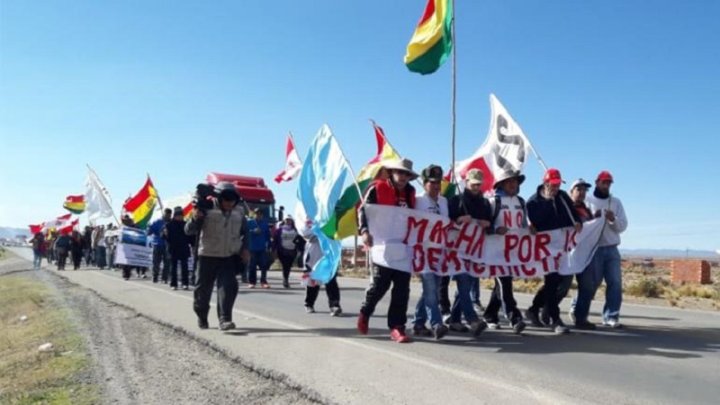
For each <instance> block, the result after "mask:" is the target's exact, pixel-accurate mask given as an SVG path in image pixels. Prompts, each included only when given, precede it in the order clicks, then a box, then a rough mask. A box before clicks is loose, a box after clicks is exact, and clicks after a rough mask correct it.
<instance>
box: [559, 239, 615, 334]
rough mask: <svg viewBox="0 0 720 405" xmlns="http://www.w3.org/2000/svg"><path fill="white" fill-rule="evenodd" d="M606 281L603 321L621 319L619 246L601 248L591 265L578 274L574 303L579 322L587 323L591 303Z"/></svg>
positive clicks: (573, 309) (573, 307) (573, 308)
mask: <svg viewBox="0 0 720 405" xmlns="http://www.w3.org/2000/svg"><path fill="white" fill-rule="evenodd" d="M603 279H604V280H605V287H606V290H605V307H604V308H603V321H608V320H610V319H615V320H618V319H619V318H620V305H622V271H621V268H620V252H619V251H618V248H617V246H603V247H599V248H598V249H597V251H596V252H595V255H594V256H593V259H592V262H591V263H590V265H589V266H588V267H587V268H586V269H585V271H583V272H582V273H580V274H578V294H577V297H576V298H575V299H574V300H573V303H572V310H571V311H572V312H574V313H575V319H576V320H577V322H582V321H587V318H588V314H589V312H590V302H591V301H592V300H593V298H594V297H595V292H596V291H597V289H598V287H600V284H602V281H603Z"/></svg>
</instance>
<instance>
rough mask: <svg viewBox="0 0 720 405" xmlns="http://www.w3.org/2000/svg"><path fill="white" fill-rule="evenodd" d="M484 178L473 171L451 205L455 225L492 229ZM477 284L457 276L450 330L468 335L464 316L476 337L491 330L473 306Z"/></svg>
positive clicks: (463, 275)
mask: <svg viewBox="0 0 720 405" xmlns="http://www.w3.org/2000/svg"><path fill="white" fill-rule="evenodd" d="M483 178H484V175H483V172H482V171H481V170H479V169H471V170H470V171H468V173H467V176H466V179H465V185H466V187H465V190H463V193H462V194H460V195H455V196H453V197H452V198H450V201H449V203H448V205H449V208H450V220H451V221H452V222H454V223H455V224H457V225H459V226H463V225H466V224H475V225H478V226H479V227H480V228H481V229H483V230H486V229H488V228H489V227H490V225H491V224H490V219H491V215H492V214H491V210H490V204H489V203H488V201H487V200H486V199H485V197H483V194H482V189H481V188H482V184H483ZM483 232H484V231H483ZM476 281H477V280H476V279H475V278H473V276H471V275H470V274H468V273H461V274H456V275H455V282H456V283H457V293H456V294H455V302H453V307H452V314H451V315H450V320H449V324H450V330H454V331H458V332H467V328H466V327H465V326H464V325H463V324H462V321H461V315H462V316H464V317H465V321H467V323H468V324H470V329H471V330H472V332H473V335H474V336H478V335H480V334H481V333H482V332H483V331H484V330H485V328H487V323H485V321H484V320H483V319H480V317H479V316H478V314H477V312H475V308H474V306H473V300H472V296H471V290H472V288H473V284H474V283H475V282H476ZM478 284H479V283H478ZM478 288H479V285H478ZM478 292H479V291H478Z"/></svg>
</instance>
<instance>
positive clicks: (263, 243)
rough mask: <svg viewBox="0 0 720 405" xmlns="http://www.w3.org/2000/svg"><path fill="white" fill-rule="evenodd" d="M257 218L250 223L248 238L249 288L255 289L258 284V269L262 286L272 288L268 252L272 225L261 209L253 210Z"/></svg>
mask: <svg viewBox="0 0 720 405" xmlns="http://www.w3.org/2000/svg"><path fill="white" fill-rule="evenodd" d="M253 212H254V213H255V218H253V219H250V220H249V221H248V236H249V238H250V243H249V247H250V263H248V270H247V272H248V274H247V278H248V288H255V285H256V284H257V269H258V267H259V268H260V285H261V286H262V288H270V284H268V282H267V271H268V267H270V261H269V260H268V250H269V249H270V223H269V222H268V220H267V219H265V215H264V213H263V212H262V210H260V209H259V208H255V209H254V210H253Z"/></svg>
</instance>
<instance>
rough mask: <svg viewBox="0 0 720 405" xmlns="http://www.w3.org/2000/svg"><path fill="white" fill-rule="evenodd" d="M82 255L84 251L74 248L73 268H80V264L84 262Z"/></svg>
mask: <svg viewBox="0 0 720 405" xmlns="http://www.w3.org/2000/svg"><path fill="white" fill-rule="evenodd" d="M82 256H83V252H81V251H75V250H73V252H72V261H73V269H75V270H77V269H79V268H80V264H81V263H82Z"/></svg>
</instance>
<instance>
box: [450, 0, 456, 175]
mask: <svg viewBox="0 0 720 405" xmlns="http://www.w3.org/2000/svg"><path fill="white" fill-rule="evenodd" d="M452 13H453V15H452V21H451V22H450V27H451V28H450V29H451V33H452V34H451V35H452V101H451V107H450V110H451V122H452V142H451V149H452V164H451V165H450V167H451V174H450V184H452V183H456V179H455V129H456V119H455V101H456V98H457V60H456V55H457V51H456V49H457V36H455V0H452Z"/></svg>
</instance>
